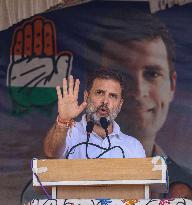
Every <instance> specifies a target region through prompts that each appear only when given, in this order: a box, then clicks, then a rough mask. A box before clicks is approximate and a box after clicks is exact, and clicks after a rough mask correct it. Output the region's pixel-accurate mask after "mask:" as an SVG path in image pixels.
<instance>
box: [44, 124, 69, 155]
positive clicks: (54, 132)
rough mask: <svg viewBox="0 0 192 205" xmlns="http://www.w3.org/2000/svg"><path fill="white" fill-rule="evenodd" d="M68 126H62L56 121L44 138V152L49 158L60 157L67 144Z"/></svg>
mask: <svg viewBox="0 0 192 205" xmlns="http://www.w3.org/2000/svg"><path fill="white" fill-rule="evenodd" d="M67 131H68V128H64V127H60V126H59V125H57V123H55V124H54V125H53V127H52V128H51V129H50V130H49V132H48V133H47V135H46V137H45V140H44V152H45V155H46V156H47V157H49V158H59V157H60V156H61V154H62V153H63V151H64V150H65V146H66V135H67Z"/></svg>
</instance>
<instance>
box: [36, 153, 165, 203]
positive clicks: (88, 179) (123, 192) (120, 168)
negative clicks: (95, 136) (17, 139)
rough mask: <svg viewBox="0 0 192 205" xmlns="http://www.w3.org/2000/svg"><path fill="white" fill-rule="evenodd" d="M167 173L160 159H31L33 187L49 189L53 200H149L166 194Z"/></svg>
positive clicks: (162, 160) (163, 162)
mask: <svg viewBox="0 0 192 205" xmlns="http://www.w3.org/2000/svg"><path fill="white" fill-rule="evenodd" d="M34 173H35V174H34ZM166 173H167V166H166V164H165V161H164V159H163V158H161V157H153V158H131V159H127V158H126V159H125V158H124V159H118V158H114V159H78V160H67V159H43V160H37V159H34V160H33V186H37V187H38V186H41V185H42V186H44V187H45V188H51V191H52V198H55V199H70V198H71V199H75V198H76V199H91V198H114V199H123V198H124V199H128V198H129V199H148V198H149V196H150V192H151V191H152V192H160V193H165V192H166V190H167V180H166V179H167V176H166ZM39 181H40V182H41V184H40V183H39Z"/></svg>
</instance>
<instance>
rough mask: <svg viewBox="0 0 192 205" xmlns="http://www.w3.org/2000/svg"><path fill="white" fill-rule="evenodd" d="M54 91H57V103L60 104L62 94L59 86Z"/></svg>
mask: <svg viewBox="0 0 192 205" xmlns="http://www.w3.org/2000/svg"><path fill="white" fill-rule="evenodd" d="M56 91H57V97H58V102H61V100H62V93H61V88H60V86H57V87H56Z"/></svg>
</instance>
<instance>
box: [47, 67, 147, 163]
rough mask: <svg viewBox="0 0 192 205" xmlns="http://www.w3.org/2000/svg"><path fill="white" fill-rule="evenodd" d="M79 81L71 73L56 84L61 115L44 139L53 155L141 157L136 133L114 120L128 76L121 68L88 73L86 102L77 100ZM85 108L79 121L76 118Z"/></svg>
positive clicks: (49, 154)
mask: <svg viewBox="0 0 192 205" xmlns="http://www.w3.org/2000/svg"><path fill="white" fill-rule="evenodd" d="M79 85H80V81H79V80H78V79H77V80H74V79H73V77H72V76H70V77H69V80H68V82H67V80H66V79H64V80H63V89H62V91H61V88H60V87H59V86H57V88H56V89H57V96H58V116H57V120H56V123H55V124H54V125H53V127H52V128H51V129H50V131H49V132H48V134H47V136H46V138H45V140H44V151H45V154H46V155H47V156H48V157H50V158H63V157H64V158H69V159H86V158H87V159H89V158H91V159H95V158H142V157H145V151H144V149H143V147H142V145H141V143H140V142H139V141H138V140H137V139H135V138H134V137H131V136H128V135H125V134H123V133H122V132H121V130H120V127H119V125H118V124H117V123H116V122H115V121H114V120H115V118H116V117H117V115H118V113H119V112H120V110H121V107H122V104H123V100H124V96H125V87H126V86H125V80H124V77H123V76H122V74H121V73H120V72H118V71H117V70H111V69H101V70H98V71H95V72H92V73H91V74H90V75H89V76H88V82H87V89H86V91H85V92H84V102H83V103H82V104H80V105H79V104H78V93H79ZM83 110H85V113H86V114H85V115H83V117H82V120H81V121H80V122H75V121H74V120H73V119H74V118H76V117H78V116H79V115H80V114H81V113H82V112H83Z"/></svg>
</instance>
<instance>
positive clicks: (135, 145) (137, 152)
mask: <svg viewBox="0 0 192 205" xmlns="http://www.w3.org/2000/svg"><path fill="white" fill-rule="evenodd" d="M120 138H121V139H122V140H123V142H124V144H125V145H126V146H127V148H129V149H130V150H131V151H132V152H133V153H134V157H146V154H145V150H144V148H143V145H142V144H141V143H140V141H139V140H137V139H136V138H135V137H132V136H130V135H126V134H124V133H122V132H121V133H120Z"/></svg>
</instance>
